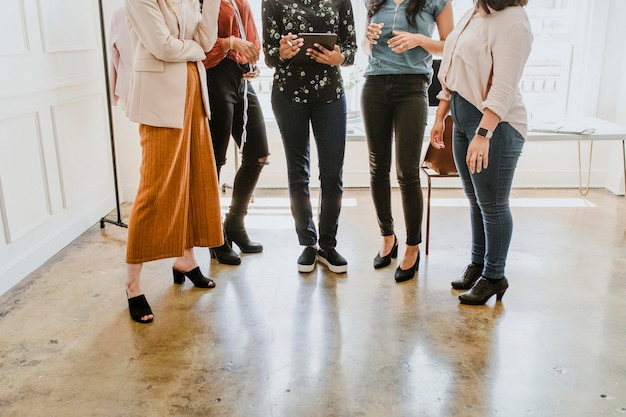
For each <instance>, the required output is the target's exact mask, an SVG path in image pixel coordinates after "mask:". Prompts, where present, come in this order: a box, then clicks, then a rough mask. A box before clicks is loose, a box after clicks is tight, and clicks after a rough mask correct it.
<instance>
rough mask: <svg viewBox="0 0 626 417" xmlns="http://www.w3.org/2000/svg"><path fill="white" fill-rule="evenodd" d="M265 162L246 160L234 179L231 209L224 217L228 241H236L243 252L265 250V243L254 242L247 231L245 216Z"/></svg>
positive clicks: (230, 242)
mask: <svg viewBox="0 0 626 417" xmlns="http://www.w3.org/2000/svg"><path fill="white" fill-rule="evenodd" d="M264 166H265V164H264V163H260V162H255V163H248V162H244V163H243V164H242V165H241V167H239V170H237V174H236V175H235V180H234V181H233V196H232V199H231V202H230V209H229V210H228V214H227V215H226V218H225V219H224V233H225V234H226V238H227V240H228V243H229V244H230V245H231V246H232V243H233V242H235V243H236V244H237V246H239V249H241V251H242V252H243V253H259V252H262V251H263V245H261V244H260V243H257V242H252V241H251V240H250V238H249V237H248V233H246V227H245V225H244V221H243V219H244V217H245V216H246V214H247V213H248V204H250V200H251V199H252V194H253V193H254V188H255V187H256V184H257V182H258V181H259V176H260V175H261V170H262V169H263V167H264Z"/></svg>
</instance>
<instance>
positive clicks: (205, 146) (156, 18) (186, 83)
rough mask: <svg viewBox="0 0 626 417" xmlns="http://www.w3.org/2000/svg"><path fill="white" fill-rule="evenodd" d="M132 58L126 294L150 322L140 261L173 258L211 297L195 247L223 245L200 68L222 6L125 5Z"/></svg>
mask: <svg viewBox="0 0 626 417" xmlns="http://www.w3.org/2000/svg"><path fill="white" fill-rule="evenodd" d="M125 10H126V15H127V17H128V23H129V28H130V35H131V40H132V44H133V49H134V61H133V71H132V74H131V80H130V92H129V97H128V107H127V114H128V117H129V119H130V120H131V121H134V122H137V123H139V135H140V139H141V147H142V161H141V180H140V183H139V189H138V191H137V197H136V198H135V201H134V203H133V207H132V210H131V214H130V219H129V224H128V245H127V251H126V263H127V271H128V276H127V280H126V291H127V296H128V307H129V310H130V315H131V318H132V319H133V320H135V321H137V322H139V323H150V322H152V320H153V318H154V315H153V314H152V310H151V308H150V305H149V304H148V302H147V300H146V297H145V296H144V294H143V291H142V289H141V285H140V273H141V269H142V265H143V263H144V262H148V261H153V260H157V259H163V258H175V260H174V263H173V269H172V271H173V277H174V283H177V284H182V283H183V282H184V281H185V277H187V278H189V279H190V280H191V281H192V282H193V284H194V285H195V286H196V287H202V288H213V287H215V283H214V282H213V281H212V280H211V279H209V278H207V277H205V276H204V275H203V274H202V272H201V271H200V267H199V266H198V263H197V261H196V259H195V257H194V253H193V248H194V247H196V246H198V247H213V246H220V245H221V244H222V243H223V233H222V226H221V219H220V202H219V188H218V182H217V171H216V168H215V159H214V156H213V148H212V145H211V136H210V133H209V126H208V119H207V116H208V113H209V110H208V109H209V107H208V98H207V95H206V91H207V88H206V74H205V71H204V65H203V63H202V60H203V59H204V58H205V53H206V52H207V51H210V50H211V48H212V47H213V44H214V43H215V40H216V39H217V15H218V11H219V0H211V1H205V2H204V7H203V9H202V11H200V4H199V2H198V0H126V3H125Z"/></svg>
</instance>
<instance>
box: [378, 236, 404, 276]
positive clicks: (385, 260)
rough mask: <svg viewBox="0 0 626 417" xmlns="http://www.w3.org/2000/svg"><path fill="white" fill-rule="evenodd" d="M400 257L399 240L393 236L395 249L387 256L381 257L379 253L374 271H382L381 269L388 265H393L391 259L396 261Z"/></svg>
mask: <svg viewBox="0 0 626 417" xmlns="http://www.w3.org/2000/svg"><path fill="white" fill-rule="evenodd" d="M397 257H398V238H396V236H395V235H394V236H393V247H392V248H391V251H390V252H389V253H388V254H387V255H385V256H380V252H378V253H377V254H376V257H375V258H374V269H380V268H384V267H386V266H388V265H390V264H391V259H392V258H393V259H395V258H397Z"/></svg>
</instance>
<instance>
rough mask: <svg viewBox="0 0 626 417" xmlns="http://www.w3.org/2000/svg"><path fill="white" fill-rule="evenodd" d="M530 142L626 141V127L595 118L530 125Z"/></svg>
mask: <svg viewBox="0 0 626 417" xmlns="http://www.w3.org/2000/svg"><path fill="white" fill-rule="evenodd" d="M526 139H527V140H529V141H546V142H549V141H555V142H557V141H579V140H583V141H590V140H626V126H624V125H620V124H617V123H612V122H609V121H606V120H603V119H598V118H595V117H582V118H578V119H574V118H563V119H559V120H555V121H550V122H539V121H538V122H535V123H533V121H532V120H531V122H530V123H529V125H528V137H527V138H526Z"/></svg>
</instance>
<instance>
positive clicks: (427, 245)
mask: <svg viewBox="0 0 626 417" xmlns="http://www.w3.org/2000/svg"><path fill="white" fill-rule="evenodd" d="M426 178H427V179H428V192H427V198H426V255H428V247H429V244H430V187H431V183H430V175H428V174H427V175H426Z"/></svg>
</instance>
